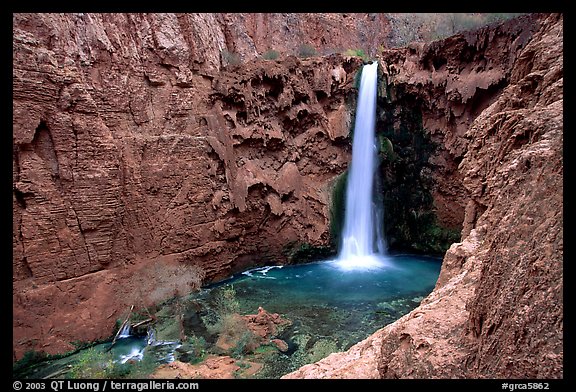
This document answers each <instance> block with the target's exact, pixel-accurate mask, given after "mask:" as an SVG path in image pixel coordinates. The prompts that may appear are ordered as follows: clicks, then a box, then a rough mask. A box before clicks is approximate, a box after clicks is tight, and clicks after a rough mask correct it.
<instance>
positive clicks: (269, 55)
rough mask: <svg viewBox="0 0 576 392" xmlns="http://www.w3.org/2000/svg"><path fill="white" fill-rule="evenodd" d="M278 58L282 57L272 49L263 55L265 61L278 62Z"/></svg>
mask: <svg viewBox="0 0 576 392" xmlns="http://www.w3.org/2000/svg"><path fill="white" fill-rule="evenodd" d="M278 57H280V53H278V52H277V51H276V50H274V49H270V50H268V51H266V52H264V54H263V55H262V58H263V59H264V60H276V59H277V58H278Z"/></svg>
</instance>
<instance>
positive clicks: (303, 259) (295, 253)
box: [283, 242, 336, 264]
mask: <svg viewBox="0 0 576 392" xmlns="http://www.w3.org/2000/svg"><path fill="white" fill-rule="evenodd" d="M335 253H336V249H335V247H333V246H314V245H311V244H309V243H307V242H302V243H298V242H291V243H288V244H287V245H286V246H284V249H283V254H284V255H285V256H286V258H287V259H288V263H289V264H303V263H309V262H312V261H318V260H322V259H326V258H329V257H331V256H333V255H334V254H335Z"/></svg>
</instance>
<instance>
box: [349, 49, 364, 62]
mask: <svg viewBox="0 0 576 392" xmlns="http://www.w3.org/2000/svg"><path fill="white" fill-rule="evenodd" d="M342 54H343V55H344V56H354V57H360V58H361V59H362V60H364V61H369V60H370V57H369V56H368V55H367V54H366V53H364V50H363V49H348V50H346V51H344V52H343V53H342Z"/></svg>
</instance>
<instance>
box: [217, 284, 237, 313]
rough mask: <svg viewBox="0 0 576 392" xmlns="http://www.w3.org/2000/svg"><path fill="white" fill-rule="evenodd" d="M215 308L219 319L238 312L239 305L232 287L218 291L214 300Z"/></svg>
mask: <svg viewBox="0 0 576 392" xmlns="http://www.w3.org/2000/svg"><path fill="white" fill-rule="evenodd" d="M215 306H216V312H217V313H218V316H219V317H220V318H223V317H225V316H227V315H230V314H233V313H238V312H239V311H240V303H239V302H238V300H237V299H236V290H234V286H232V285H230V286H226V287H223V288H222V289H221V290H218V292H217V293H216V298H215Z"/></svg>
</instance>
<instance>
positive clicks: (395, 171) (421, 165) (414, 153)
mask: <svg viewBox="0 0 576 392" xmlns="http://www.w3.org/2000/svg"><path fill="white" fill-rule="evenodd" d="M396 89H397V90H398V91H396V92H395V93H394V94H395V95H397V96H398V97H400V101H401V102H402V104H401V105H399V103H398V101H396V102H394V104H390V103H388V102H386V101H385V100H379V102H378V105H379V109H378V116H377V125H376V126H377V130H378V133H377V134H378V141H379V143H378V144H379V148H380V158H381V160H382V164H381V166H380V176H381V179H382V185H383V186H382V188H383V191H382V192H383V194H382V196H383V203H384V221H385V222H386V226H385V233H386V239H387V243H388V245H389V248H390V250H392V251H408V252H415V253H425V254H434V255H441V254H443V253H444V252H445V251H446V250H447V249H448V247H449V246H450V245H451V244H452V243H453V242H457V241H459V238H460V230H461V227H443V226H442V225H441V224H440V223H439V221H438V219H437V217H436V213H435V207H434V198H433V196H432V189H433V186H434V183H433V180H432V178H431V177H429V176H426V175H423V173H426V172H431V171H432V170H434V166H433V165H432V164H430V162H429V160H430V157H431V156H432V154H434V152H435V151H436V150H437V148H438V146H437V145H436V144H435V143H434V142H433V141H432V140H431V138H430V136H429V134H428V133H427V132H426V131H425V130H424V128H423V124H422V113H421V109H420V107H422V103H421V102H419V101H417V100H415V99H414V98H411V97H410V96H406V95H405V94H404V92H403V91H402V90H401V89H398V88H396Z"/></svg>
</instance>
